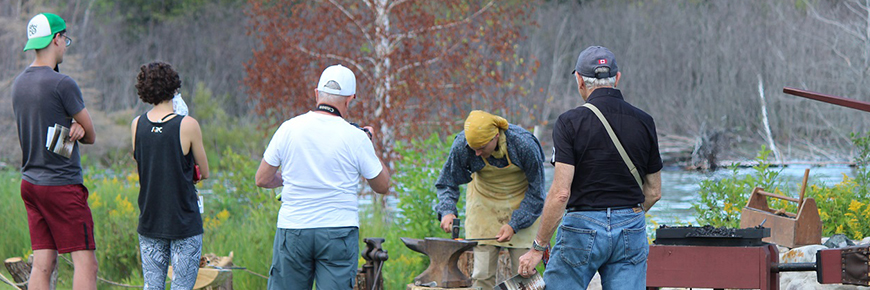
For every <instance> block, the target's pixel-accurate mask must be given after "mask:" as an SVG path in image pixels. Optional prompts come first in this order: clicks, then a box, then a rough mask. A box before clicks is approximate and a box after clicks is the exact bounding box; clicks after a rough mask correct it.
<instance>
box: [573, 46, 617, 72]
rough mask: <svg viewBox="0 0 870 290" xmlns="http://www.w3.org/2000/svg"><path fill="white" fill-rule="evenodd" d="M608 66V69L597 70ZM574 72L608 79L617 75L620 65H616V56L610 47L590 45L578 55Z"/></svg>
mask: <svg viewBox="0 0 870 290" xmlns="http://www.w3.org/2000/svg"><path fill="white" fill-rule="evenodd" d="M602 67H604V68H607V70H604V71H599V72H598V73H596V72H595V70H596V69H598V68H602ZM574 72H578V73H580V75H581V76H584V77H588V78H596V79H606V78H611V77H615V76H616V73H617V72H619V67H617V66H616V56H614V55H613V53H612V52H610V50H609V49H607V48H606V47H603V46H590V47H587V48H586V49H584V50H583V51H582V52H580V55H579V56H578V57H577V64H575V65H574V71H573V72H571V74H574Z"/></svg>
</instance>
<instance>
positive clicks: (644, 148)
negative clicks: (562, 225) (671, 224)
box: [553, 88, 662, 207]
mask: <svg viewBox="0 0 870 290" xmlns="http://www.w3.org/2000/svg"><path fill="white" fill-rule="evenodd" d="M587 102H589V103H592V104H593V105H595V106H596V107H598V110H600V111H601V113H602V114H603V115H604V117H605V118H606V119H607V121H608V122H609V123H610V126H611V127H612V128H613V131H614V132H615V133H616V136H617V138H619V141H620V142H621V143H622V146H623V147H625V151H626V153H628V156H629V158H630V159H631V161H632V162H633V163H634V164H635V166H637V171H638V173H639V174H640V176H641V179H643V176H644V175H646V174H650V173H656V172H658V171H659V170H661V169H662V158H661V156H660V155H659V146H658V138H657V137H656V127H655V122H654V121H653V118H652V117H651V116H650V115H649V114H647V113H646V112H644V111H641V110H640V109H638V108H636V107H634V106H632V105H631V104H629V103H627V102H626V101H625V99H624V98H623V97H622V93H621V92H620V91H619V90H617V89H612V88H599V89H596V90H595V91H593V92H592V94H590V96H589V98H588V99H587ZM553 143H554V144H555V147H556V158H555V159H556V162H561V163H565V164H569V165H573V166H574V180H573V182H571V197H570V198H569V199H568V207H574V206H591V207H618V206H629V205H637V204H638V203H643V201H644V196H643V192H642V190H641V188H640V187H638V186H637V182H636V181H635V180H634V177H632V176H631V172H629V170H628V167H627V166H626V165H625V162H624V161H623V160H622V157H620V156H619V151H617V150H616V146H614V145H613V141H611V140H610V137H609V136H608V135H607V130H606V129H605V128H604V125H603V124H602V123H601V121H600V120H598V117H596V116H595V113H593V112H592V111H591V110H589V109H588V108H585V107H582V106H580V107H577V108H574V109H572V110H569V111H567V112H565V113H563V114H562V115H560V116H559V119H558V121H556V126H555V128H554V129H553Z"/></svg>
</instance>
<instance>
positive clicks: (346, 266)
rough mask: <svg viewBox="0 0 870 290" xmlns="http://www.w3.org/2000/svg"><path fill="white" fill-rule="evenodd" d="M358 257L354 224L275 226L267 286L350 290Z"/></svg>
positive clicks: (356, 230) (270, 287)
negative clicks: (312, 227) (330, 226)
mask: <svg viewBox="0 0 870 290" xmlns="http://www.w3.org/2000/svg"><path fill="white" fill-rule="evenodd" d="M358 260H359V228H357V227H338V228H314V229H278V231H277V232H276V233H275V244H274V245H273V246H272V268H271V269H270V270H269V283H268V286H267V288H268V289H270V290H278V289H281V290H283V289H311V287H312V286H313V285H314V283H315V280H316V281H317V289H347V290H350V289H353V280H354V278H355V277H356V272H357V263H358V262H357V261H358Z"/></svg>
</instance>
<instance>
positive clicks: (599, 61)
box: [598, 58, 607, 64]
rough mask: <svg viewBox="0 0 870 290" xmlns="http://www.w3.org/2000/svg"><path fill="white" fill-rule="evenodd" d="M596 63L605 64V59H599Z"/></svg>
mask: <svg viewBox="0 0 870 290" xmlns="http://www.w3.org/2000/svg"><path fill="white" fill-rule="evenodd" d="M598 64H607V59H605V58H602V59H599V60H598Z"/></svg>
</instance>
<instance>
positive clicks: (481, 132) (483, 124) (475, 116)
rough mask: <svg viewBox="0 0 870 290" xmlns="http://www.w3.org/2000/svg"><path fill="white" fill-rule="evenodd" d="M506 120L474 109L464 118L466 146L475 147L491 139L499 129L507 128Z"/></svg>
mask: <svg viewBox="0 0 870 290" xmlns="http://www.w3.org/2000/svg"><path fill="white" fill-rule="evenodd" d="M507 128H508V122H507V120H505V119H504V118H502V117H499V116H496V115H493V114H490V113H487V112H484V111H480V110H474V111H471V113H469V114H468V118H467V119H465V141H467V142H468V146H471V148H474V149H477V148H480V147H483V146H484V145H486V143H489V141H492V138H495V135H496V134H498V132H499V130H502V131H504V130H507Z"/></svg>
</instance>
